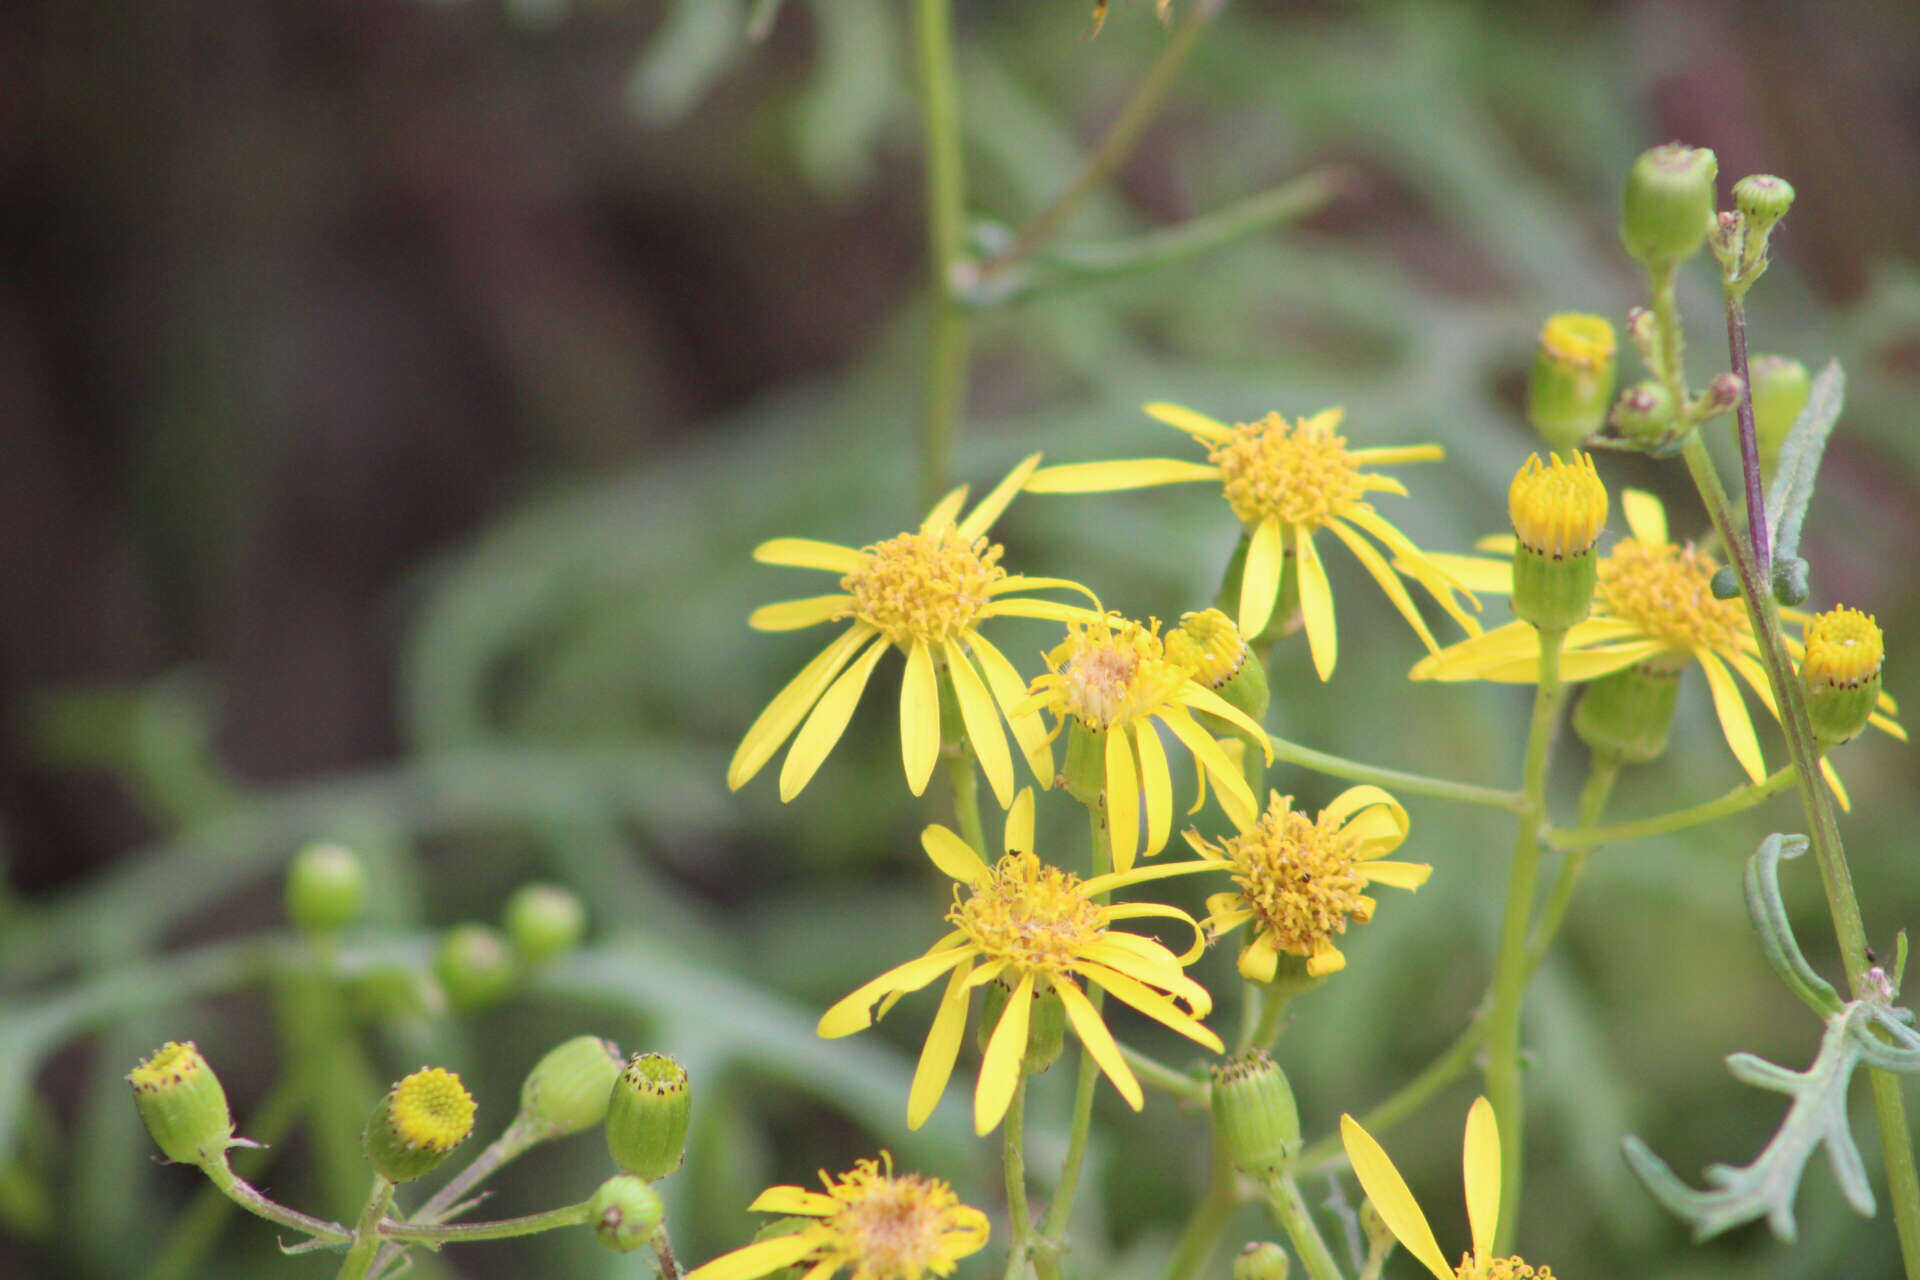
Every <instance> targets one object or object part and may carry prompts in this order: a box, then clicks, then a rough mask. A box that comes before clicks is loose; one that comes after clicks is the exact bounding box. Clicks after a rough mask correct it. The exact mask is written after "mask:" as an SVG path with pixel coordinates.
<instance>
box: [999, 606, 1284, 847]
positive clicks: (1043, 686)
mask: <svg viewBox="0 0 1920 1280" xmlns="http://www.w3.org/2000/svg"><path fill="white" fill-rule="evenodd" d="M1042 708H1044V709H1046V710H1048V711H1050V712H1052V713H1053V715H1054V717H1055V718H1056V719H1057V720H1058V721H1059V723H1060V725H1061V726H1065V725H1066V724H1067V723H1068V722H1069V721H1077V722H1078V723H1079V724H1080V726H1081V727H1082V728H1083V729H1085V730H1086V731H1087V732H1088V733H1089V734H1092V735H1097V740H1098V741H1099V743H1100V745H1101V750H1102V751H1103V753H1104V757H1105V758H1104V764H1105V773H1104V777H1105V782H1104V786H1105V789H1106V805H1107V838H1108V840H1109V842H1110V847H1111V849H1112V851H1113V866H1114V869H1115V870H1117V871H1125V870H1127V869H1128V868H1129V867H1131V866H1132V865H1133V859H1134V854H1135V853H1136V852H1137V851H1138V849H1139V844H1140V802H1141V799H1142V798H1143V797H1144V798H1145V801H1146V810H1147V846H1146V852H1147V856H1149V857H1151V856H1152V855H1154V854H1156V853H1158V852H1160V850H1162V849H1164V848H1166V845H1167V839H1168V837H1169V836H1171V835H1172V834H1173V779H1172V776H1171V775H1170V774H1169V773H1168V771H1167V753H1166V749H1165V748H1164V747H1163V746H1162V745H1161V743H1160V732H1159V730H1158V729H1157V728H1156V727H1155V726H1154V723H1153V722H1154V721H1155V720H1158V721H1159V722H1160V723H1161V724H1164V725H1166V726H1167V728H1168V729H1169V730H1171V731H1172V732H1173V735H1174V736H1175V737H1176V738H1178V739H1180V741H1181V742H1183V743H1185V744H1186V747H1187V750H1188V751H1191V752H1192V753H1193V758H1194V760H1195V762H1196V763H1197V764H1198V766H1199V768H1200V769H1201V770H1202V777H1203V779H1204V777H1205V775H1207V774H1212V775H1213V779H1214V782H1215V784H1216V786H1217V789H1218V791H1219V794H1220V805H1221V807H1222V808H1224V809H1225V810H1226V811H1227V816H1228V817H1230V818H1232V819H1233V820H1234V823H1235V825H1238V826H1245V825H1246V824H1248V823H1250V822H1252V821H1253V817H1254V799H1253V791H1252V789H1251V788H1249V787H1248V786H1247V780H1246V777H1245V776H1244V774H1243V773H1242V772H1241V770H1240V767H1239V766H1238V765H1237V764H1235V763H1234V761H1233V760H1232V759H1231V758H1230V757H1229V756H1228V755H1227V754H1226V752H1224V751H1222V750H1221V749H1220V744H1219V743H1217V742H1216V741H1214V738H1213V735H1212V734H1211V733H1209V732H1207V730H1206V729H1205V728H1204V727H1202V726H1201V724H1200V722H1199V721H1197V720H1195V719H1194V718H1193V712H1194V711H1207V712H1211V713H1212V714H1214V715H1216V716H1218V717H1220V718H1221V719H1222V720H1224V721H1226V722H1227V723H1228V724H1231V725H1233V726H1234V727H1235V728H1237V729H1241V730H1244V731H1245V732H1247V733H1250V734H1252V735H1253V737H1254V739H1255V741H1257V742H1260V743H1263V744H1264V743H1265V742H1266V741H1267V735H1266V731H1265V730H1263V729H1262V728H1261V727H1260V725H1259V724H1258V723H1257V722H1255V721H1254V720H1252V719H1251V718H1249V717H1248V715H1247V713H1246V712H1244V711H1241V710H1240V709H1239V708H1237V707H1235V706H1234V705H1233V704H1231V703H1229V702H1228V701H1227V700H1226V699H1225V698H1222V697H1221V696H1220V695H1219V694H1217V693H1214V692H1213V691H1212V690H1210V689H1208V688H1207V687H1206V686H1205V685H1203V684H1201V683H1200V682H1199V681H1198V680H1197V679H1195V671H1194V668H1193V667H1190V666H1187V665H1185V664H1184V663H1181V662H1176V661H1174V660H1172V659H1170V658H1169V657H1168V656H1167V652H1166V646H1165V644H1164V643H1163V642H1162V640H1161V638H1160V632H1159V624H1158V623H1148V624H1146V625H1144V626H1143V625H1141V624H1140V623H1138V622H1132V621H1129V620H1127V619H1125V618H1122V617H1121V616H1120V615H1118V614H1102V615H1099V616H1096V617H1091V618H1086V619H1083V620H1081V621H1077V622H1072V623H1069V624H1068V628H1067V638H1066V639H1065V640H1064V641H1062V642H1061V643H1060V644H1059V645H1058V646H1056V647H1055V648H1054V650H1053V652H1051V653H1049V654H1048V655H1047V671H1046V673H1045V674H1044V675H1040V676H1036V677H1035V678H1034V681H1033V685H1032V690H1031V696H1030V697H1029V698H1028V699H1027V700H1026V701H1025V702H1022V703H1021V704H1020V705H1019V706H1018V707H1016V708H1015V710H1016V711H1020V712H1027V711H1038V710H1040V709H1042ZM1056 732H1057V729H1056ZM1267 759H1268V760H1272V759H1273V749H1272V748H1271V747H1268V748H1267Z"/></svg>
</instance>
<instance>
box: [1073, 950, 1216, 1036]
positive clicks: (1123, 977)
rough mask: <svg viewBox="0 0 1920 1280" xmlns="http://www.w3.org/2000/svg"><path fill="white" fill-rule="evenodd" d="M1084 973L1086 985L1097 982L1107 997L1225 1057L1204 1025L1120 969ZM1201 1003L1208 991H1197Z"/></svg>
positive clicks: (1092, 967)
mask: <svg viewBox="0 0 1920 1280" xmlns="http://www.w3.org/2000/svg"><path fill="white" fill-rule="evenodd" d="M1080 971H1081V973H1082V974H1084V975H1085V976H1086V979H1087V981H1089V982H1097V983H1099V984H1100V985H1101V986H1102V987H1105V988H1106V989H1107V994H1109V995H1111V996H1113V997H1114V998H1115V999H1117V1000H1119V1001H1120V1002H1121V1003H1122V1004H1126V1005H1129V1006H1131V1007H1132V1008H1135V1009H1138V1010H1139V1011H1140V1012H1141V1013H1144V1014H1146V1015H1147V1016H1148V1017H1149V1018H1152V1019H1153V1020H1154V1021H1155V1022H1158V1023H1159V1024H1160V1025H1162V1026H1164V1027H1167V1028H1168V1029H1170V1030H1173V1031H1178V1032H1179V1033H1180V1034H1181V1035H1183V1036H1185V1037H1186V1038H1187V1039H1189V1040H1191V1041H1193V1042H1194V1043H1195V1044H1201V1045H1205V1046H1206V1047H1207V1048H1209V1049H1211V1050H1213V1051H1214V1052H1215V1053H1225V1052H1226V1046H1225V1045H1224V1044H1222V1043H1221V1041H1220V1037H1219V1036H1217V1035H1215V1034H1214V1033H1213V1032H1212V1031H1211V1030H1209V1029H1208V1028H1207V1027H1206V1026H1205V1025H1204V1024H1202V1023H1201V1022H1199V1021H1198V1020H1197V1019H1195V1018H1194V1017H1193V1016H1192V1015H1190V1014H1188V1013H1187V1012H1186V1011H1185V1010H1183V1009H1181V1008H1180V1007H1179V1006H1178V1005H1176V1004H1175V1003H1174V1002H1173V1000H1172V999H1171V998H1169V997H1167V996H1163V995H1161V994H1160V993H1159V992H1157V991H1155V990H1153V989H1152V988H1151V987H1149V986H1147V985H1146V984H1145V983H1143V982H1141V981H1140V980H1139V979H1137V978H1134V977H1131V976H1130V975H1128V974H1125V973H1122V972H1121V971H1120V970H1118V969H1109V968H1107V967H1106V966H1105V965H1093V964H1088V965H1083V966H1082V967H1081V970H1080ZM1196 989H1197V990H1198V992H1199V995H1200V998H1201V999H1203V1000H1204V999H1206V989H1205V988H1204V987H1197V988H1196Z"/></svg>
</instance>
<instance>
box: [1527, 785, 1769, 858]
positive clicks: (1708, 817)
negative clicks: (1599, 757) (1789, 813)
mask: <svg viewBox="0 0 1920 1280" xmlns="http://www.w3.org/2000/svg"><path fill="white" fill-rule="evenodd" d="M1798 773H1799V770H1797V769H1795V768H1794V767H1793V766H1792V765H1790V764H1789V765H1782V766H1781V767H1780V768H1778V769H1775V770H1774V771H1773V772H1772V773H1770V774H1768V775H1767V776H1766V778H1765V779H1763V780H1762V781H1760V782H1749V783H1747V784H1746V785H1744V786H1739V787H1735V788H1734V789H1733V790H1731V791H1729V792H1727V794H1725V795H1723V796H1721V797H1719V798H1718V799H1715V800H1706V801H1703V802H1701V803H1700V804H1696V805H1693V806H1691V807H1690V808H1686V809H1675V810H1674V811H1673V812H1671V813H1662V814H1659V815H1657V816H1655V817H1651V818H1637V819H1635V820H1634V821H1632V822H1616V823H1614V824H1612V825H1611V826H1605V827H1590V826H1587V825H1586V824H1584V823H1582V824H1581V825H1579V826H1573V827H1549V828H1547V832H1546V836H1545V837H1544V838H1545V839H1546V842H1547V843H1548V844H1549V845H1551V846H1553V847H1554V848H1556V849H1570V850H1576V851H1577V850H1584V849H1591V848H1593V847H1594V846H1596V845H1603V844H1621V843H1624V842H1625V841H1628V840H1641V839H1644V838H1646V837H1647V836H1662V835H1666V834H1667V833H1669V832H1673V831H1684V830H1686V829H1687V828H1688V827H1697V826H1700V825H1702V824H1703V823H1708V822H1713V821H1716V820H1717V819H1720V818H1724V817H1726V816H1727V815H1729V814H1734V813H1739V812H1741V811H1743V810H1746V809H1751V808H1753V807H1754V806H1755V805H1757V804H1760V803H1761V802H1762V801H1764V800H1766V799H1767V798H1768V797H1770V796H1774V795H1778V794H1779V793H1780V792H1782V791H1785V790H1786V789H1787V788H1788V787H1790V786H1792V785H1793V781H1794V779H1795V777H1797V776H1798Z"/></svg>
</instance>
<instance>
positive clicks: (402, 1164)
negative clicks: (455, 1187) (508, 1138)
mask: <svg viewBox="0 0 1920 1280" xmlns="http://www.w3.org/2000/svg"><path fill="white" fill-rule="evenodd" d="M474 1110H475V1107H474V1102H473V1095H472V1094H470V1093H468V1092H467V1089H466V1086H465V1085H463V1084H461V1083H460V1077H459V1076H457V1075H455V1074H453V1072H451V1071H446V1070H442V1069H441V1068H439V1067H422V1068H421V1069H420V1070H418V1071H416V1072H414V1073H413V1074H412V1075H410V1076H407V1077H405V1078H403V1079H402V1080H400V1081H399V1083H397V1084H395V1085H394V1086H393V1088H392V1089H390V1090H388V1092H387V1096H386V1097H384V1098H382V1099H381V1100H380V1101H379V1103H378V1104H377V1105H376V1106H375V1107H374V1109H373V1114H372V1115H371V1116H369V1117H368V1119H367V1128H366V1132H365V1133H363V1134H362V1135H361V1145H362V1146H363V1147H364V1148H365V1150H366V1153H367V1162H368V1163H369V1164H371V1165H372V1166H373V1171H374V1172H375V1173H377V1174H379V1175H380V1176H381V1177H383V1178H385V1179H386V1180H387V1181H388V1182H412V1181H413V1180H414V1179H415V1178H418V1177H420V1176H421V1175H422V1174H425V1173H428V1172H430V1171H431V1170H432V1169H433V1168H434V1167H435V1166H436V1165H438V1164H439V1163H440V1162H441V1161H442V1160H445V1159H446V1158H447V1156H448V1154H449V1153H450V1152H451V1151H452V1150H453V1149H454V1148H455V1147H457V1146H459V1145H460V1144H461V1143H462V1142H465V1141H466V1140H467V1135H468V1134H470V1133H472V1132H473V1115H474Z"/></svg>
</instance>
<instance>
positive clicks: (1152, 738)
mask: <svg viewBox="0 0 1920 1280" xmlns="http://www.w3.org/2000/svg"><path fill="white" fill-rule="evenodd" d="M1133 745H1134V749H1135V750H1136V751H1138V752H1139V753H1140V782H1141V797H1142V798H1143V799H1144V800H1145V801H1146V803H1147V850H1146V853H1147V857H1149V858H1151V857H1152V856H1153V855H1154V854H1156V853H1159V852H1160V851H1161V850H1162V849H1164V848H1166V847H1167V839H1168V838H1169V837H1170V836H1172V835H1173V778H1172V776H1171V775H1170V774H1169V773H1168V772H1167V749H1166V748H1165V747H1163V746H1162V745H1160V734H1159V732H1158V731H1157V730H1155V729H1154V727H1153V722H1152V721H1150V720H1149V721H1145V722H1142V723H1141V724H1138V725H1136V726H1134V738H1133Z"/></svg>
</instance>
